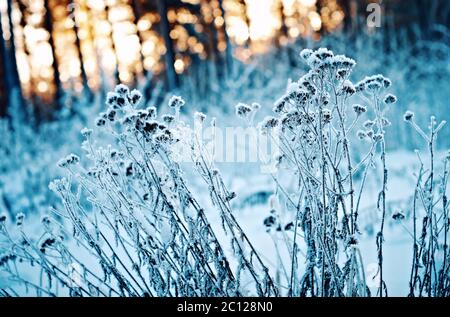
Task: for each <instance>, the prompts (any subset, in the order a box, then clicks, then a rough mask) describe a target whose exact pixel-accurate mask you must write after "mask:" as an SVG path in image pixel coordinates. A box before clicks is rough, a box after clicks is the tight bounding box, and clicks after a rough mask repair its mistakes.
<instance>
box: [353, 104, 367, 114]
mask: <svg viewBox="0 0 450 317" xmlns="http://www.w3.org/2000/svg"><path fill="white" fill-rule="evenodd" d="M353 111H354V112H355V113H356V115H358V116H360V115H362V114H363V113H365V112H367V107H365V106H363V105H359V104H355V105H353Z"/></svg>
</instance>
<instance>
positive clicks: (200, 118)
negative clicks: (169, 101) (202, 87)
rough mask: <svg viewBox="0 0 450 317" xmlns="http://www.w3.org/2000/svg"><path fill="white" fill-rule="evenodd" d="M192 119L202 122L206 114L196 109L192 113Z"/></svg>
mask: <svg viewBox="0 0 450 317" xmlns="http://www.w3.org/2000/svg"><path fill="white" fill-rule="evenodd" d="M194 119H195V120H196V121H197V122H200V123H202V122H203V121H205V119H206V115H205V114H204V113H203V112H198V111H196V112H195V113H194Z"/></svg>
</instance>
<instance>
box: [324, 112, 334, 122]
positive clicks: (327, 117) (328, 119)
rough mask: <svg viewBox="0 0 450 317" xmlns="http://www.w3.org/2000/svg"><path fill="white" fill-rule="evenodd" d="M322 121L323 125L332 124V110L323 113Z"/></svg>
mask: <svg viewBox="0 0 450 317" xmlns="http://www.w3.org/2000/svg"><path fill="white" fill-rule="evenodd" d="M322 119H323V123H325V124H327V123H330V122H331V120H332V119H333V116H332V113H331V110H330V109H323V111H322Z"/></svg>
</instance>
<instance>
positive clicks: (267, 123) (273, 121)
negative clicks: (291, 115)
mask: <svg viewBox="0 0 450 317" xmlns="http://www.w3.org/2000/svg"><path fill="white" fill-rule="evenodd" d="M278 124H279V120H278V119H277V118H274V117H265V118H264V120H263V121H262V122H261V125H260V129H261V132H263V133H268V132H270V131H272V130H273V129H274V128H276V127H277V126H278Z"/></svg>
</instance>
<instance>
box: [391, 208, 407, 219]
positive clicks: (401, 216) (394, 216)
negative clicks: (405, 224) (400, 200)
mask: <svg viewBox="0 0 450 317" xmlns="http://www.w3.org/2000/svg"><path fill="white" fill-rule="evenodd" d="M392 219H394V220H397V221H400V220H403V219H405V214H404V213H403V212H402V211H401V210H397V211H395V212H394V213H393V214H392Z"/></svg>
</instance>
